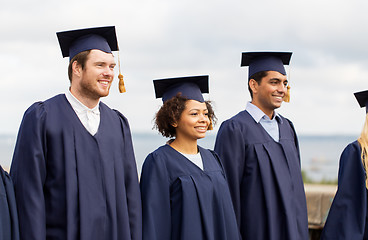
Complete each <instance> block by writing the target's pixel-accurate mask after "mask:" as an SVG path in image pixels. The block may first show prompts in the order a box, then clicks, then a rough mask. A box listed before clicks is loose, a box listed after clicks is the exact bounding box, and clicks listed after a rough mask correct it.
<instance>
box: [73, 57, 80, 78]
mask: <svg viewBox="0 0 368 240" xmlns="http://www.w3.org/2000/svg"><path fill="white" fill-rule="evenodd" d="M72 69H73V74H75V75H76V76H78V77H80V74H81V72H82V66H81V65H80V64H79V63H78V62H77V61H74V62H73V63H72Z"/></svg>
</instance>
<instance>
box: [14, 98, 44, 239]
mask: <svg viewBox="0 0 368 240" xmlns="http://www.w3.org/2000/svg"><path fill="white" fill-rule="evenodd" d="M45 115H46V112H45V110H44V107H43V104H42V103H35V104H33V105H32V106H31V107H30V108H29V109H28V110H27V111H26V112H25V114H24V117H23V120H22V123H21V126H20V129H19V133H18V138H17V142H16V146H15V150H14V155H13V160H12V165H11V171H10V175H11V177H12V180H13V182H14V188H15V196H16V200H17V208H18V213H19V227H20V238H21V239H22V240H28V239H29V240H31V239H32V240H36V239H37V240H43V239H45V238H46V219H45V201H44V195H43V184H44V182H45V178H46V163H45V152H46V151H47V148H46V144H45V142H44V140H45V131H44V129H45V128H44V127H45V126H44V119H45Z"/></svg>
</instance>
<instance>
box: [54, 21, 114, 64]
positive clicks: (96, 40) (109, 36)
mask: <svg viewBox="0 0 368 240" xmlns="http://www.w3.org/2000/svg"><path fill="white" fill-rule="evenodd" d="M56 35H57V37H58V40H59V44H60V48H61V52H62V54H63V57H70V60H71V59H72V58H73V57H74V56H75V55H77V54H78V53H80V52H83V51H86V50H91V49H98V50H101V51H104V52H107V53H111V51H117V50H119V48H118V42H117V39H116V32H115V27H114V26H109V27H96V28H85V29H78V30H71V31H65V32H58V33H56Z"/></svg>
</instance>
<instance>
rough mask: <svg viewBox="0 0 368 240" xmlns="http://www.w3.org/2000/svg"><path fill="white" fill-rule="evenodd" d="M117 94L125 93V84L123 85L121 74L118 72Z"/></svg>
mask: <svg viewBox="0 0 368 240" xmlns="http://www.w3.org/2000/svg"><path fill="white" fill-rule="evenodd" d="M118 78H119V92H120V93H125V92H126V89H125V84H124V80H123V78H124V77H123V74H121V73H120V71H119V76H118Z"/></svg>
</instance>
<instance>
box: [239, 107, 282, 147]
mask: <svg viewBox="0 0 368 240" xmlns="http://www.w3.org/2000/svg"><path fill="white" fill-rule="evenodd" d="M245 110H246V111H247V112H248V113H249V114H250V115H251V116H252V118H253V119H254V120H255V121H256V122H257V123H260V124H261V125H262V127H263V128H264V129H265V130H266V132H267V133H268V134H269V135H270V136H271V137H272V138H273V140H275V141H276V142H278V141H279V139H280V134H279V125H278V124H277V120H278V121H280V123H282V119H281V117H280V116H279V114H278V113H277V112H276V111H274V115H273V118H272V119H270V118H269V117H268V116H267V115H266V114H265V113H264V112H263V111H262V110H261V109H259V108H258V107H257V106H256V105H254V104H252V103H251V102H248V103H247V106H246V107H245Z"/></svg>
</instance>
